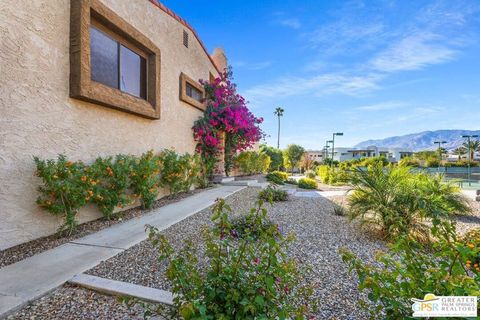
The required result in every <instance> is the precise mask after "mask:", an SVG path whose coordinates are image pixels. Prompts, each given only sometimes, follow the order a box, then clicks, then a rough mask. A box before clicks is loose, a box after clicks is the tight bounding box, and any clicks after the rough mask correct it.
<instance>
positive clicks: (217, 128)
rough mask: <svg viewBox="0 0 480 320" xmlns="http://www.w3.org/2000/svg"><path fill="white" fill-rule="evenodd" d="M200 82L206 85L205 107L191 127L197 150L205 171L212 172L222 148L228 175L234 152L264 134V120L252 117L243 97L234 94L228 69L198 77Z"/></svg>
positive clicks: (252, 142)
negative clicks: (207, 78)
mask: <svg viewBox="0 0 480 320" xmlns="http://www.w3.org/2000/svg"><path fill="white" fill-rule="evenodd" d="M200 83H201V84H202V85H203V86H204V88H205V96H206V110H205V112H204V115H203V117H201V118H200V119H198V120H197V121H195V124H194V126H193V136H194V138H195V141H197V152H199V153H200V154H201V155H202V158H203V159H204V161H205V164H206V167H207V171H208V172H209V173H212V171H213V168H214V166H215V163H216V161H217V159H218V157H219V156H220V155H221V154H222V151H223V154H224V162H225V173H226V174H227V176H228V174H229V172H230V171H231V169H232V167H233V157H234V155H235V154H236V153H237V152H238V151H242V150H245V149H248V148H251V147H252V146H253V145H254V144H255V143H256V142H258V141H260V139H262V138H263V137H264V133H263V131H262V130H261V128H260V124H261V123H262V122H263V119H262V118H257V117H255V116H254V115H253V113H252V112H250V110H249V109H248V107H247V104H246V101H245V99H244V98H243V97H242V96H241V95H239V94H238V93H237V90H236V86H235V84H234V83H233V82H232V72H231V69H227V70H225V72H224V73H223V74H221V75H220V77H218V78H216V79H215V80H213V81H210V82H208V81H203V80H201V81H200Z"/></svg>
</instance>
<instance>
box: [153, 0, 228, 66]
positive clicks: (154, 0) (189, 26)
mask: <svg viewBox="0 0 480 320" xmlns="http://www.w3.org/2000/svg"><path fill="white" fill-rule="evenodd" d="M148 1H150V2H151V3H152V4H154V5H155V6H156V7H157V8H159V9H160V10H162V11H164V12H165V13H166V14H168V15H169V16H171V17H172V18H174V19H175V20H177V21H178V22H180V23H181V24H182V25H183V26H185V27H186V28H187V29H189V30H190V31H191V32H192V33H193V35H194V36H195V38H196V39H197V41H198V42H199V43H200V45H201V46H202V48H203V51H204V52H205V54H206V55H207V57H208V59H210V62H211V63H212V64H213V66H214V67H215V69H216V70H217V72H218V73H222V71H220V70H218V67H217V66H216V64H215V62H214V61H213V59H212V57H211V56H210V54H209V53H208V51H207V48H206V47H205V45H204V44H203V42H202V40H200V37H199V36H198V34H197V32H196V31H195V29H193V27H192V26H191V25H190V24H189V23H188V22H187V21H185V20H184V19H183V18H182V17H180V16H179V15H177V14H176V13H175V12H173V11H172V10H170V9H169V8H167V7H166V6H165V5H164V4H163V3H161V2H160V1H159V0H148Z"/></svg>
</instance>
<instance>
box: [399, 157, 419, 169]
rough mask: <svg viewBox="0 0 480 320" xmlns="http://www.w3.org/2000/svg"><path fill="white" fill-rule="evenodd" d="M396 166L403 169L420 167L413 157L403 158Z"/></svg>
mask: <svg viewBox="0 0 480 320" xmlns="http://www.w3.org/2000/svg"><path fill="white" fill-rule="evenodd" d="M398 165H399V166H404V167H420V160H418V159H417V158H414V157H404V158H403V159H401V160H400V161H399V162H398Z"/></svg>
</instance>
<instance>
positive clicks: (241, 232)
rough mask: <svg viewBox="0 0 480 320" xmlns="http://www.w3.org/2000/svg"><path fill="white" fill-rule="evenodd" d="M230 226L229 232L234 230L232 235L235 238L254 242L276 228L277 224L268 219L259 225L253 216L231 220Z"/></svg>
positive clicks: (242, 216) (243, 216)
mask: <svg viewBox="0 0 480 320" xmlns="http://www.w3.org/2000/svg"><path fill="white" fill-rule="evenodd" d="M231 224H232V225H231V230H234V231H233V234H234V235H235V236H236V237H238V238H239V239H250V240H256V239H257V238H258V237H260V236H261V235H262V234H264V233H265V232H268V230H269V229H271V228H278V226H277V224H275V223H273V221H272V220H270V219H268V218H267V219H265V220H264V221H262V223H261V224H259V223H258V219H256V217H255V216H254V215H241V216H240V217H235V218H232V222H231Z"/></svg>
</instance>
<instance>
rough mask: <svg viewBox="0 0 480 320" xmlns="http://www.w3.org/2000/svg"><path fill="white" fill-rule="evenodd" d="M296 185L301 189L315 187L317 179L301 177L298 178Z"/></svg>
mask: <svg viewBox="0 0 480 320" xmlns="http://www.w3.org/2000/svg"><path fill="white" fill-rule="evenodd" d="M298 187H299V188H302V189H317V181H315V180H314V179H309V178H301V179H300V180H298Z"/></svg>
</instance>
